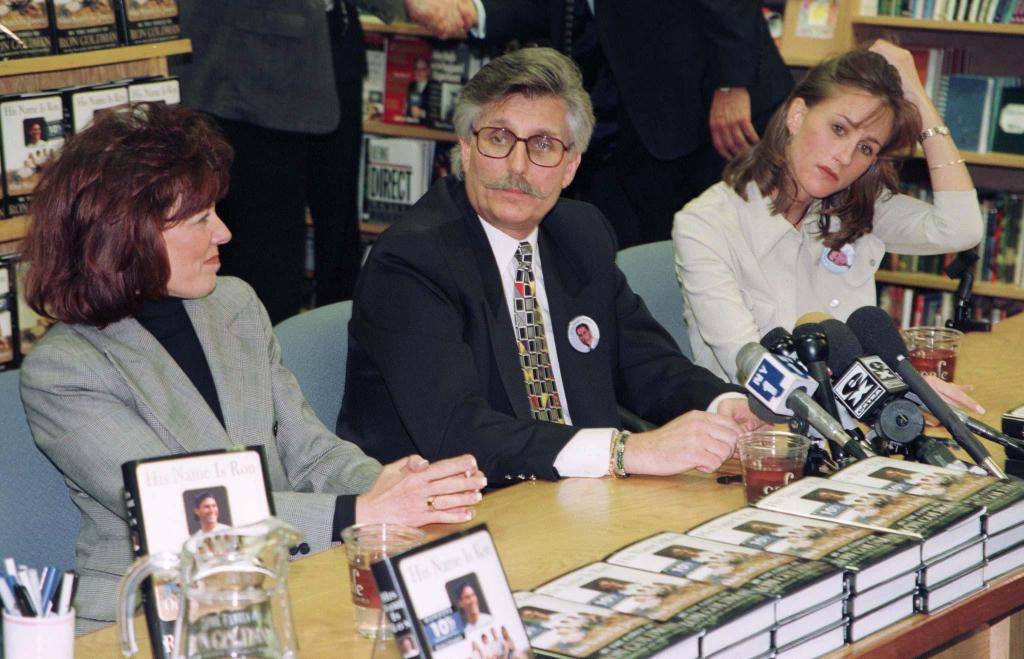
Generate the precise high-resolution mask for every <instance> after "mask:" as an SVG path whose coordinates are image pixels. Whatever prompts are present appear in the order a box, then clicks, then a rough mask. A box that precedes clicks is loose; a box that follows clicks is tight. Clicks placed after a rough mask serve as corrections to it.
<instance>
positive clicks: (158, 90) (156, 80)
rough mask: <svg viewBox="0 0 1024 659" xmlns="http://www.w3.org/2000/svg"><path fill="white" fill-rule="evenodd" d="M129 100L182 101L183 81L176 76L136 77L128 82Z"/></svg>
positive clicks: (153, 101) (142, 101) (137, 101)
mask: <svg viewBox="0 0 1024 659" xmlns="http://www.w3.org/2000/svg"><path fill="white" fill-rule="evenodd" d="M128 100H129V101H131V102H132V103H163V104H166V105H178V104H179V103H181V82H180V81H179V80H178V78H177V77H176V76H168V77H162V76H158V77H150V78H136V79H135V80H132V81H131V82H129V83H128Z"/></svg>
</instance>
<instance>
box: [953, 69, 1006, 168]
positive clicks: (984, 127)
mask: <svg viewBox="0 0 1024 659" xmlns="http://www.w3.org/2000/svg"><path fill="white" fill-rule="evenodd" d="M943 85H944V86H945V89H944V92H943V99H944V101H943V104H942V105H943V107H942V116H943V118H944V120H945V122H946V125H947V126H949V131H950V134H951V135H952V136H953V139H954V140H955V141H956V144H957V146H958V147H960V148H961V149H964V150H965V151H976V152H978V153H985V152H987V151H988V125H989V120H990V115H991V113H992V93H993V89H994V86H995V79H994V78H993V77H992V76H983V75H970V74H966V73H961V74H956V75H951V76H947V77H946V78H944V79H943Z"/></svg>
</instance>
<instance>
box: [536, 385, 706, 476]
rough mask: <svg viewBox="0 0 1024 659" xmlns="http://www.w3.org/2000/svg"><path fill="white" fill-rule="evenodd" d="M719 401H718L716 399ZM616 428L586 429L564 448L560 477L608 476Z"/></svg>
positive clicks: (560, 456) (559, 461) (559, 459)
mask: <svg viewBox="0 0 1024 659" xmlns="http://www.w3.org/2000/svg"><path fill="white" fill-rule="evenodd" d="M716 400H717V399H716ZM616 432H618V430H616V429H615V428H584V429H583V430H580V431H579V432H577V433H576V434H575V435H573V436H572V439H570V440H569V443H568V444H566V445H565V446H563V447H562V450H561V451H559V452H558V457H556V458H555V469H557V470H558V475H559V476H562V477H565V478H573V477H575V478H600V477H602V476H607V475H608V460H609V458H610V457H611V456H610V455H609V453H608V451H609V450H610V448H611V443H612V435H614V434H615V433H616Z"/></svg>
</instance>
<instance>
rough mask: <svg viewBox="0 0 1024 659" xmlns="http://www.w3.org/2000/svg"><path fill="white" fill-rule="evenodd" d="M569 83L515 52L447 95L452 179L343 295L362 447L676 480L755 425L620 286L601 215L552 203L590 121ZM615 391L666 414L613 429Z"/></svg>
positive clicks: (350, 395)
mask: <svg viewBox="0 0 1024 659" xmlns="http://www.w3.org/2000/svg"><path fill="white" fill-rule="evenodd" d="M581 83H582V80H581V77H580V74H579V71H578V69H577V68H576V67H575V66H574V65H573V64H572V62H571V61H570V60H569V59H567V58H566V57H565V56H563V55H561V54H559V53H557V52H556V51H554V50H551V49H549V48H527V49H524V50H520V51H516V52H513V53H510V54H508V55H504V56H502V57H499V58H496V59H495V60H493V61H492V62H491V63H490V64H488V65H487V66H485V67H484V68H482V69H481V70H480V72H479V73H478V74H477V75H476V76H474V78H473V79H472V80H471V81H470V82H469V83H468V84H467V85H466V87H465V88H464V89H463V91H462V94H461V96H460V98H459V101H458V106H457V108H456V111H455V127H456V133H457V134H458V136H459V144H458V147H457V148H456V150H455V151H454V152H453V156H454V157H453V167H454V168H455V170H456V171H459V172H462V174H461V175H460V176H457V177H456V176H449V177H447V178H444V179H441V180H440V181H438V182H437V183H435V184H434V186H433V187H432V188H431V189H430V191H429V192H427V194H426V195H425V196H424V197H423V198H422V199H421V200H420V202H419V203H418V204H416V205H415V206H414V207H413V208H412V209H411V210H410V211H409V212H408V214H407V215H406V217H405V218H404V219H403V220H402V222H401V223H398V224H395V225H394V226H393V227H391V228H390V229H389V230H388V231H386V232H385V233H384V234H383V235H382V236H381V237H380V239H379V240H378V242H377V243H376V245H375V247H374V249H373V251H372V252H371V253H370V257H369V259H368V261H367V263H366V265H365V266H364V269H363V272H362V274H361V275H360V281H359V283H358V285H357V287H356V296H355V299H354V308H353V318H352V322H351V324H350V325H349V335H350V343H349V360H348V374H347V376H346V381H347V386H346V391H345V399H344V403H343V408H342V412H341V415H340V418H339V425H338V427H339V429H341V431H342V432H343V434H344V436H346V437H349V438H351V439H352V440H353V441H355V442H356V443H357V444H359V445H360V446H361V447H362V448H363V450H364V451H366V452H367V453H369V454H370V455H373V456H376V457H377V458H379V459H389V458H388V457H387V456H391V455H401V454H404V453H408V452H409V451H410V450H413V448H414V447H415V450H417V451H419V452H420V453H421V454H422V455H424V457H426V458H428V459H431V460H433V459H436V458H440V457H442V456H447V455H455V454H457V453H461V452H470V453H472V454H473V455H475V456H476V458H477V461H478V464H479V465H480V468H481V470H483V471H484V473H485V474H487V475H488V477H489V478H490V481H491V482H492V483H494V482H508V481H511V480H517V479H518V480H525V479H534V478H545V479H556V478H559V477H560V476H603V475H606V474H614V475H617V476H623V475H625V474H626V473H627V472H632V473H646V474H675V473H679V472H681V471H684V470H686V469H690V468H694V467H696V468H697V469H700V470H702V471H713V470H715V469H716V468H717V467H718V466H719V465H720V464H721V463H722V461H723V460H725V459H726V458H728V457H729V456H730V455H731V454H732V453H733V449H734V447H735V442H736V437H737V436H738V435H739V434H740V432H741V430H742V428H743V427H746V428H755V427H759V426H760V425H762V424H761V422H760V421H759V420H757V419H756V418H755V417H753V416H752V415H751V413H750V409H749V407H748V406H747V402H746V400H745V398H744V397H743V396H742V395H739V394H738V393H737V392H740V391H742V390H741V389H739V388H737V387H733V386H731V385H727V384H726V383H724V382H722V381H721V380H719V379H718V378H716V377H714V376H712V375H711V374H710V373H709V372H708V371H706V370H704V369H702V368H699V367H696V366H694V365H693V364H692V363H691V362H690V361H689V360H688V359H687V358H686V357H684V356H683V355H682V354H681V353H680V352H679V349H678V348H677V347H676V345H675V344H674V343H673V342H672V339H671V338H670V336H669V334H668V333H667V332H666V331H665V330H664V329H663V328H662V327H661V326H660V325H658V323H657V322H656V321H655V320H654V319H653V318H652V317H651V315H650V313H649V312H648V311H647V308H646V307H645V306H644V304H643V302H642V301H641V300H640V298H639V297H637V296H636V294H634V293H633V292H632V291H631V290H630V288H629V285H628V284H627V283H626V281H625V278H624V277H623V275H622V273H621V272H620V271H619V270H618V268H617V267H616V266H615V253H616V251H615V238H614V235H613V233H612V231H611V228H610V227H609V226H608V223H607V221H606V220H605V218H604V217H603V216H602V215H601V212H600V211H598V210H597V209H596V208H594V207H593V206H591V205H589V204H585V203H580V202H575V201H569V200H560V199H559V195H560V193H561V191H562V189H563V188H564V187H565V186H567V185H569V183H571V182H572V179H573V176H574V174H575V173H576V169H577V167H578V166H579V163H580V159H581V156H582V154H583V152H584V151H585V150H586V148H587V143H588V142H589V139H590V133H591V129H592V127H593V123H594V119H593V112H592V110H591V107H590V99H589V97H588V96H587V93H586V92H585V91H584V90H583V87H582V84H581ZM584 322H585V323H586V325H587V327H588V328H589V330H590V331H591V332H592V335H593V338H594V339H596V338H597V337H598V336H600V341H596V340H595V341H592V345H593V349H591V350H585V351H584V350H580V349H574V348H573V346H572V342H573V341H575V342H576V343H579V339H578V335H577V334H576V333H575V328H576V327H578V326H579V325H580V324H581V323H584ZM570 332H572V334H571V337H570ZM619 402H621V403H622V404H623V405H624V406H625V407H627V408H629V409H631V410H633V411H634V412H636V413H638V414H639V415H640V416H641V417H643V418H646V419H649V420H650V421H652V422H655V423H661V424H665V425H663V426H662V427H661V428H658V429H656V430H653V431H650V432H645V433H638V434H636V435H633V436H632V437H631V438H630V437H629V435H628V433H625V432H622V431H620V430H618V428H619V427H620V418H619V414H618V410H617V403H619ZM701 410H716V411H701ZM627 439H628V443H627Z"/></svg>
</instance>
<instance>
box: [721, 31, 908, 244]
mask: <svg viewBox="0 0 1024 659" xmlns="http://www.w3.org/2000/svg"><path fill="white" fill-rule="evenodd" d="M845 90H860V91H864V92H867V93H868V94H871V95H872V96H875V97H877V98H878V99H879V100H880V101H882V104H883V107H884V108H886V109H888V110H889V111H890V112H891V113H892V117H893V125H892V132H891V133H890V135H889V139H888V140H887V141H886V142H885V144H883V145H882V148H881V149H879V152H878V157H877V159H876V160H875V162H874V163H873V164H872V165H871V167H869V168H868V170H867V171H866V172H865V173H864V174H863V175H862V176H861V177H860V178H858V179H857V180H856V181H854V182H853V183H852V184H851V185H850V187H848V188H846V189H845V190H840V191H838V192H836V193H835V194H832V195H830V196H829V197H826V198H825V199H822V200H821V218H820V219H819V221H818V230H819V231H820V233H821V237H822V241H823V242H824V243H825V245H827V246H828V247H830V248H832V249H838V248H840V247H842V246H843V245H845V244H847V243H851V242H853V241H855V240H857V239H858V238H860V237H861V236H863V235H864V234H866V233H870V232H871V230H872V228H873V227H874V220H875V210H874V209H875V200H876V199H877V198H878V196H879V195H880V194H882V193H883V191H888V192H889V194H892V193H894V192H895V191H896V189H897V187H898V185H899V175H898V173H897V171H896V166H895V164H894V162H893V160H892V157H891V156H892V153H893V152H896V151H899V150H901V149H905V148H907V147H909V146H910V145H912V144H913V143H914V140H915V139H916V138H917V135H918V134H919V133H920V132H921V115H920V113H919V112H918V111H917V108H916V107H914V105H913V104H912V103H910V101H908V100H906V99H905V98H904V97H903V87H902V84H901V82H900V74H899V71H897V70H896V67H894V66H892V65H891V64H889V62H888V61H886V59H885V58H884V57H882V56H881V55H879V54H878V53H873V52H871V51H869V50H866V49H863V48H858V49H855V50H851V51H848V52H846V53H844V54H842V55H839V56H838V57H833V58H830V59H827V60H825V61H824V62H822V63H820V64H818V65H817V66H815V67H814V68H813V69H811V70H810V71H809V72H808V73H807V76H806V77H805V78H804V79H803V80H802V81H800V83H799V84H797V86H796V87H795V88H794V89H793V92H792V93H791V94H790V95H789V98H787V99H786V102H785V103H783V104H782V106H781V107H779V109H778V110H776V111H775V114H774V115H772V118H771V120H770V121H769V122H768V127H767V128H766V129H765V133H764V135H763V137H762V139H761V141H760V142H759V143H758V144H756V145H755V146H753V147H751V148H750V149H747V150H746V151H744V152H743V153H741V154H739V155H738V156H736V157H735V158H734V159H733V160H732V161H731V162H729V164H728V165H727V166H726V168H725V171H724V172H723V173H722V179H723V180H724V181H725V182H726V183H728V184H729V185H730V186H731V187H732V188H733V189H734V190H735V191H736V193H737V194H739V195H740V196H741V197H743V198H744V199H746V187H747V184H748V183H749V182H750V181H754V182H755V183H757V187H758V189H759V190H760V191H761V194H762V195H764V196H768V195H770V194H772V193H774V194H775V199H774V200H773V201H772V206H771V208H772V212H773V213H783V212H785V211H786V210H787V209H788V208H789V206H790V205H791V204H792V203H793V199H794V196H795V195H796V192H797V186H796V181H794V179H793V174H792V172H790V171H789V167H788V163H787V160H786V144H787V142H788V141H789V129H788V128H787V126H786V114H787V110H788V109H789V106H790V103H792V102H793V100H794V99H797V98H801V99H803V100H804V102H805V103H806V104H807V107H808V108H811V107H814V106H815V105H817V104H818V103H820V102H821V101H824V100H827V99H830V98H834V97H835V96H837V95H839V94H841V93H842V92H843V91H845ZM832 215H835V216H836V217H838V218H839V228H838V229H837V230H834V231H833V230H832V229H831V227H830V226H829V221H830V216H832Z"/></svg>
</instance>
